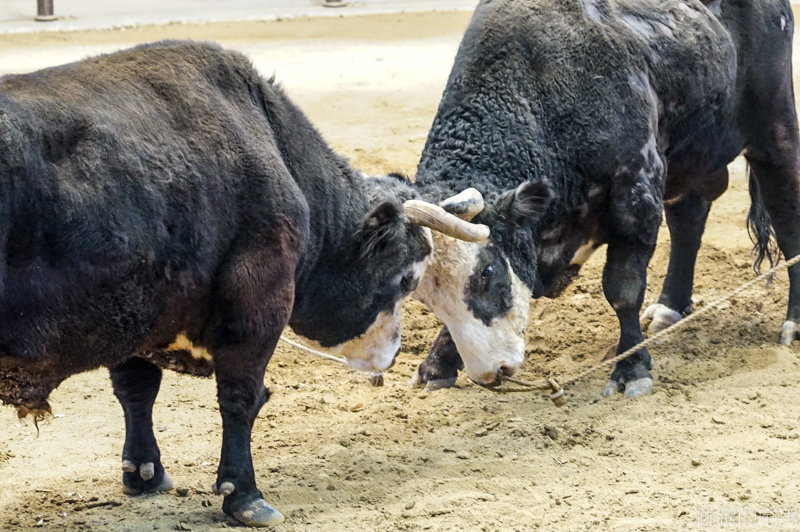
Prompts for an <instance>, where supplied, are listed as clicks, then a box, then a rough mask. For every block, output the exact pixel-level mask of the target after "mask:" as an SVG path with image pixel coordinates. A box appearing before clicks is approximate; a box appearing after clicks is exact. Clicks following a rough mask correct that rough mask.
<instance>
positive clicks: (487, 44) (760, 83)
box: [412, 0, 800, 396]
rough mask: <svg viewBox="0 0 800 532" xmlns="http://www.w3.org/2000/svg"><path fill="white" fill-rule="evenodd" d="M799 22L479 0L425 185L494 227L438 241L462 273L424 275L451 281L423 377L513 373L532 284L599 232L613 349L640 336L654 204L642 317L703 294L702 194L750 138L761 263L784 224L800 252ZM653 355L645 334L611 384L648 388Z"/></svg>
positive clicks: (773, 15)
mask: <svg viewBox="0 0 800 532" xmlns="http://www.w3.org/2000/svg"><path fill="white" fill-rule="evenodd" d="M793 28H794V21H793V16H792V10H791V6H790V4H789V2H788V1H787V0H755V1H752V2H744V3H742V2H720V1H719V0H715V1H713V2H708V3H706V4H703V3H702V2H700V1H698V0H663V1H658V2H656V1H651V0H619V1H614V2H612V1H609V0H548V1H545V2H541V1H537V0H524V1H516V0H492V1H482V2H481V3H480V5H479V6H478V8H477V10H476V11H475V14H474V16H473V18H472V21H471V23H470V25H469V28H468V29H467V32H466V35H465V36H464V39H463V41H462V44H461V47H460V49H459V52H458V55H457V57H456V59H455V63H454V66H453V70H452V72H451V74H450V79H449V81H448V83H447V87H446V89H445V91H444V95H443V97H442V101H441V104H440V106H439V110H438V113H437V115H436V118H435V120H434V124H433V127H432V129H431V132H430V134H429V136H428V140H427V143H426V145H425V148H424V151H423V154H422V158H421V161H420V163H419V167H418V171H417V181H416V182H417V189H418V190H419V191H420V193H421V194H422V196H423V197H425V198H426V199H428V200H432V201H440V200H443V199H444V198H448V197H451V196H453V195H454V194H455V193H456V192H458V191H461V190H463V189H464V188H466V187H474V188H476V189H477V190H478V191H479V192H480V193H481V194H482V195H483V199H484V200H485V202H486V206H485V208H483V209H472V210H471V211H469V216H474V218H472V219H473V220H474V221H476V222H480V223H483V224H486V225H487V226H489V228H490V229H491V233H492V236H491V239H490V240H489V241H488V242H486V243H481V244H460V243H455V242H452V241H451V240H449V239H447V238H438V239H435V248H436V249H435V251H434V253H435V255H436V256H437V261H439V260H441V259H440V258H439V257H440V256H444V257H449V258H452V260H453V261H455V262H457V263H458V264H455V265H454V266H453V268H452V270H451V271H452V273H451V271H449V270H447V269H445V268H438V267H434V268H432V269H429V271H428V274H427V275H428V277H430V278H428V277H426V279H424V280H423V282H422V283H421V285H420V287H421V289H422V288H424V287H426V286H428V284H429V283H432V284H433V285H435V286H437V287H441V288H442V289H445V290H448V291H449V293H448V294H447V295H445V294H435V298H434V299H435V300H434V299H432V298H431V297H432V296H431V295H430V291H426V292H425V293H423V295H422V298H423V299H424V300H426V301H428V302H429V303H431V304H432V306H433V307H434V310H435V311H436V313H437V315H439V316H440V318H441V319H442V321H443V322H444V324H445V325H446V328H444V329H443V330H442V332H441V334H440V336H439V338H438V339H437V340H436V342H435V343H434V346H433V348H432V350H431V353H430V354H429V356H428V358H427V359H426V360H425V361H424V362H423V363H422V365H421V366H420V367H419V369H418V370H417V373H416V375H415V376H414V378H413V379H412V382H413V383H418V384H423V383H428V385H429V386H434V387H435V386H442V385H449V384H450V383H452V382H453V381H454V380H455V377H456V374H457V371H458V369H459V367H460V366H461V364H462V360H463V364H464V365H465V366H466V371H467V373H468V375H469V376H470V377H471V378H472V379H473V380H476V381H478V382H482V383H484V384H489V385H491V384H493V383H494V382H496V381H497V379H496V378H495V376H494V375H493V373H492V372H493V371H494V372H500V373H510V372H513V371H514V370H515V369H516V367H518V366H519V364H520V362H522V360H523V335H522V325H524V324H521V320H524V313H525V307H526V305H527V297H528V296H529V295H533V297H535V298H536V297H542V296H551V297H552V296H556V295H557V294H558V292H559V291H560V290H562V289H563V288H564V287H565V286H566V285H567V284H568V283H569V281H570V280H571V279H572V278H574V277H575V275H577V273H578V270H579V269H580V266H581V264H583V263H584V262H585V261H586V259H587V258H588V257H589V255H590V254H591V252H592V251H593V250H594V249H596V248H597V247H598V246H600V245H601V244H608V254H607V260H606V266H605V270H604V272H603V289H604V292H605V296H606V298H607V300H608V301H609V303H610V304H611V306H612V307H613V308H614V311H615V312H616V314H617V316H618V318H619V323H620V333H621V334H620V341H619V344H618V348H617V351H618V352H622V351H624V350H627V349H628V348H630V347H632V346H633V345H635V344H637V343H638V342H639V341H641V340H642V331H641V328H640V325H639V312H640V310H641V306H642V302H643V298H644V293H645V283H646V270H647V265H648V262H649V261H650V257H651V256H652V253H653V249H654V247H655V245H656V238H657V234H658V228H659V225H660V223H661V219H662V211H666V217H667V224H668V226H669V230H670V235H671V237H672V241H671V255H670V262H669V268H668V271H667V276H666V279H665V281H664V286H663V289H662V292H661V296H660V297H659V299H658V303H657V304H656V305H654V306H653V307H651V308H650V309H648V310H647V312H646V313H645V317H649V318H652V323H651V330H652V329H658V328H663V327H665V326H667V325H669V324H672V323H674V322H675V321H677V320H680V319H681V318H682V316H683V315H685V314H687V313H689V312H691V309H692V299H691V295H692V285H693V276H694V266H695V260H696V257H697V252H698V248H699V246H700V241H701V237H702V234H703V229H704V226H705V222H706V218H707V216H708V212H709V209H710V206H711V203H712V202H713V201H714V200H715V199H716V198H717V197H719V196H720V195H721V194H722V193H723V192H724V191H725V189H726V188H727V185H728V172H727V168H726V166H727V164H728V163H730V162H731V161H732V160H733V159H734V158H735V157H736V156H737V155H739V154H743V155H744V156H745V158H746V159H747V162H748V163H749V167H750V191H751V197H752V206H751V211H750V215H749V217H748V223H749V227H750V228H751V232H752V234H753V235H754V241H755V256H756V268H758V267H759V266H760V263H761V261H762V260H763V259H764V258H768V259H769V260H770V261H772V260H774V259H775V258H776V257H777V256H776V253H777V250H775V249H773V248H772V247H773V246H774V244H771V242H772V238H773V236H774V238H775V240H776V241H777V246H778V247H779V249H780V251H781V252H782V253H783V254H784V255H785V256H787V257H793V256H795V255H797V254H798V253H800V145H799V143H798V126H797V116H796V112H795V104H794V94H793V87H792V54H791V51H792V34H793ZM447 203H448V202H445V203H444V204H445V206H446V207H445V208H448V207H447ZM455 207H456V208H452V209H450V210H451V211H452V212H453V213H455V214H458V215H462V214H463V213H464V211H465V209H464V208H463V207H462V206H455ZM451 248H454V249H455V251H454V250H453V249H451ZM459 261H460V262H459ZM789 278H790V288H789V305H788V313H787V317H786V321H785V323H784V325H783V329H782V333H781V342H782V343H784V344H786V343H789V342H791V341H792V340H793V339H794V338H795V337H796V335H797V333H798V324H799V323H800V266H794V267H792V268H791V269H790V270H789ZM520 281H521V282H520ZM437 305H438V307H437ZM450 309H458V310H457V311H451V310H450ZM496 328H503V329H504V330H506V331H508V336H507V340H506V341H504V342H503V343H502V344H501V345H500V346H499V349H497V350H494V349H491V348H489V349H488V350H486V351H482V350H476V349H474V348H473V346H474V345H476V344H477V345H485V342H482V341H481V338H482V336H483V335H485V334H488V331H490V330H492V329H496ZM476 338H477V339H478V341H477V342H476ZM651 367H652V362H651V358H650V355H649V354H648V352H647V350H645V349H642V350H641V351H639V352H638V353H637V354H635V355H634V356H632V357H630V358H629V359H627V360H625V361H622V362H620V363H618V364H617V366H616V368H615V369H614V371H613V373H612V374H611V378H610V380H609V383H608V386H607V387H606V390H605V393H606V394H607V395H608V394H611V393H613V392H616V391H619V392H623V393H624V394H625V395H626V396H636V395H640V394H645V393H648V392H649V391H650V390H651V389H652V385H653V380H652V376H651V374H650V372H649V370H650V369H651Z"/></svg>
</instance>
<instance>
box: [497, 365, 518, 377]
mask: <svg viewBox="0 0 800 532" xmlns="http://www.w3.org/2000/svg"><path fill="white" fill-rule="evenodd" d="M512 375H514V369H513V368H509V367H508V366H500V369H499V370H497V376H498V377H511V376H512Z"/></svg>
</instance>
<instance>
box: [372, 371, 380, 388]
mask: <svg viewBox="0 0 800 532" xmlns="http://www.w3.org/2000/svg"><path fill="white" fill-rule="evenodd" d="M369 384H370V386H376V387H379V386H383V372H382V371H376V372H375V373H372V374H371V375H370V376H369Z"/></svg>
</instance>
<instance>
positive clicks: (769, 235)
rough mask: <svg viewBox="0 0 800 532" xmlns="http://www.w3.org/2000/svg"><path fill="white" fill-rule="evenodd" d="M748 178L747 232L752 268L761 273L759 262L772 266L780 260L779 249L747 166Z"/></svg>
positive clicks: (751, 172) (754, 181)
mask: <svg viewBox="0 0 800 532" xmlns="http://www.w3.org/2000/svg"><path fill="white" fill-rule="evenodd" d="M748 173H749V180H750V212H749V213H748V215H747V233H748V234H749V235H750V240H752V241H753V251H752V252H751V254H752V256H753V270H755V272H756V273H761V263H762V262H764V259H767V260H768V261H769V267H770V268H772V267H773V266H774V265H775V263H777V262H778V261H779V260H780V257H781V256H780V250H779V249H778V244H777V242H776V241H775V231H774V230H773V229H772V221H771V220H770V218H769V214H767V211H765V210H764V204H763V203H762V202H761V190H760V188H759V186H758V181H757V180H756V178H755V176H754V175H753V171H752V170H751V169H750V168H748Z"/></svg>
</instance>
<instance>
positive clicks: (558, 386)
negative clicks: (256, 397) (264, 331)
mask: <svg viewBox="0 0 800 532" xmlns="http://www.w3.org/2000/svg"><path fill="white" fill-rule="evenodd" d="M797 263H800V255H797V256H795V257H794V258H792V259H791V260H788V261H786V262H782V263H780V264H778V265H776V266H773V267H772V268H770V270H769V271H767V272H765V273H762V274H761V275H759V276H758V277H756V278H755V279H753V280H751V281H748V282H746V283H745V284H743V285H742V286H740V287H739V288H737V289H736V290H734V291H733V292H731V293H729V294H727V295H725V296H723V297H720V298H719V299H716V300H714V301H712V302H711V303H709V304H708V305H706V306H704V307H703V308H701V309H700V310H697V311H695V312H693V313H692V314H690V315H688V316H686V317H685V318H683V319H682V320H680V321H677V322H675V323H673V324H672V325H670V326H669V327H667V328H666V329H662V330H661V331H659V332H657V333H656V334H654V335H653V336H651V337H649V338H647V339H646V340H643V341H641V342H639V343H638V344H636V345H635V346H633V347H631V348H630V349H628V350H626V351H623V352H622V353H620V354H619V355H617V356H615V357H613V358H609V359H608V360H604V361H603V362H601V363H600V364H597V365H595V366H592V367H591V368H587V369H585V370H583V371H581V372H580V373H578V374H577V375H573V376H572V377H569V378H567V379H563V380H557V379H547V380H544V379H543V380H540V381H538V382H527V381H523V380H520V379H514V378H512V377H501V384H505V383H512V384H516V385H518V386H522V388H512V389H508V388H506V389H501V388H489V389H490V390H492V391H493V392H497V393H513V392H529V391H536V390H546V391H550V392H552V394H551V395H550V398H551V399H553V400H554V401H555V400H556V398H560V397H562V396H563V388H562V387H565V386H569V385H570V384H574V383H576V382H578V381H580V380H583V379H585V378H586V377H588V376H589V375H591V374H592V373H594V372H595V371H597V370H600V369H603V368H607V367H609V366H611V365H613V364H616V363H617V362H619V361H621V360H625V359H626V358H628V357H629V356H631V355H633V354H634V353H636V352H638V351H639V350H640V349H642V348H644V347H647V346H648V345H650V344H652V343H653V342H656V341H658V340H660V339H661V338H664V337H665V336H669V335H670V334H672V333H674V332H675V331H676V330H677V329H678V328H679V327H683V326H685V325H687V324H689V323H691V322H692V321H694V320H696V319H697V318H699V317H700V316H702V315H703V314H705V313H706V312H709V311H710V310H712V309H714V308H717V307H718V306H719V305H721V304H722V303H724V302H726V301H728V300H729V299H731V298H732V297H735V296H737V295H738V294H741V293H742V292H744V291H745V290H747V289H748V288H750V287H752V286H753V285H755V284H757V283H759V282H761V281H763V280H764V279H766V278H768V277H770V276H772V275H774V274H775V273H776V272H778V271H780V270H783V269H784V268H790V267H792V266H794V265H795V264H797ZM280 339H281V340H282V341H284V342H286V343H287V344H289V345H291V346H292V347H296V348H297V349H300V350H301V351H305V352H306V353H310V354H312V355H314V356H318V357H321V358H324V359H326V360H330V361H331V362H336V363H338V364H342V365H344V366H348V367H349V364H348V363H347V360H345V359H344V358H340V357H337V356H333V355H328V354H326V353H321V352H319V351H316V350H314V349H311V348H310V347H306V346H304V345H303V344H300V343H298V342H295V341H293V340H289V339H288V338H286V337H285V336H281V337H280ZM557 404H558V403H557ZM562 404H563V403H562Z"/></svg>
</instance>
